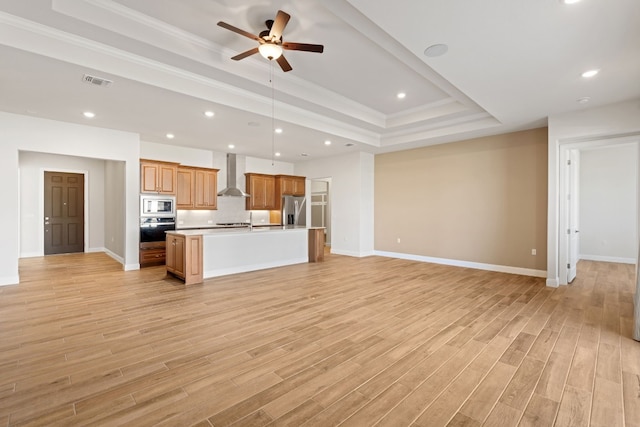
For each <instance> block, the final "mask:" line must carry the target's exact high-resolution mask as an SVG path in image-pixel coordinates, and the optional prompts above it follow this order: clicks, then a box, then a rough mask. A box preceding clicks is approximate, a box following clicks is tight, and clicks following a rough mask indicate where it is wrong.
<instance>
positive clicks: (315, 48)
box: [282, 42, 324, 53]
mask: <svg viewBox="0 0 640 427" xmlns="http://www.w3.org/2000/svg"><path fill="white" fill-rule="evenodd" d="M282 48H283V49H286V50H303V51H305V52H318V53H322V52H323V51H324V46H323V45H321V44H308V43H293V42H285V43H282Z"/></svg>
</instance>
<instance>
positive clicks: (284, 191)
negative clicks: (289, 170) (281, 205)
mask: <svg viewBox="0 0 640 427" xmlns="http://www.w3.org/2000/svg"><path fill="white" fill-rule="evenodd" d="M304 186H305V177H304V176H292V175H276V191H277V192H278V193H279V195H280V196H304V193H305V188H304Z"/></svg>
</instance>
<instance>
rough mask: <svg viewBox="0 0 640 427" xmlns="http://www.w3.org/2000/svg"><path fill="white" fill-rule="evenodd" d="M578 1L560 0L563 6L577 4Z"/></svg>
mask: <svg viewBox="0 0 640 427" xmlns="http://www.w3.org/2000/svg"><path fill="white" fill-rule="evenodd" d="M579 1H580V0H560V2H561V3H564V4H575V3H578V2H579Z"/></svg>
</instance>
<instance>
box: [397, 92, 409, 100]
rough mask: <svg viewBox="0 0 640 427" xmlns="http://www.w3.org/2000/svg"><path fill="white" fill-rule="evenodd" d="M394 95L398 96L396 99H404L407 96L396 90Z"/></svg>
mask: <svg viewBox="0 0 640 427" xmlns="http://www.w3.org/2000/svg"><path fill="white" fill-rule="evenodd" d="M396 96H397V97H398V99H405V98H406V97H407V94H406V93H404V92H398V94H397V95H396Z"/></svg>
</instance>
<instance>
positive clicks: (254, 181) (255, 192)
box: [245, 173, 277, 210]
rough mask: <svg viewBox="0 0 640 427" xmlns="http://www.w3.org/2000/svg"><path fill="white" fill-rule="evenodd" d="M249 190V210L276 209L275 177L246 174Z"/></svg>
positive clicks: (247, 205) (247, 204)
mask: <svg viewBox="0 0 640 427" xmlns="http://www.w3.org/2000/svg"><path fill="white" fill-rule="evenodd" d="M245 176H246V179H247V187H246V188H247V189H248V192H249V194H250V195H251V197H247V200H246V209H247V210H273V209H276V208H277V207H276V178H275V176H273V175H265V174H259V173H246V174H245Z"/></svg>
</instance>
